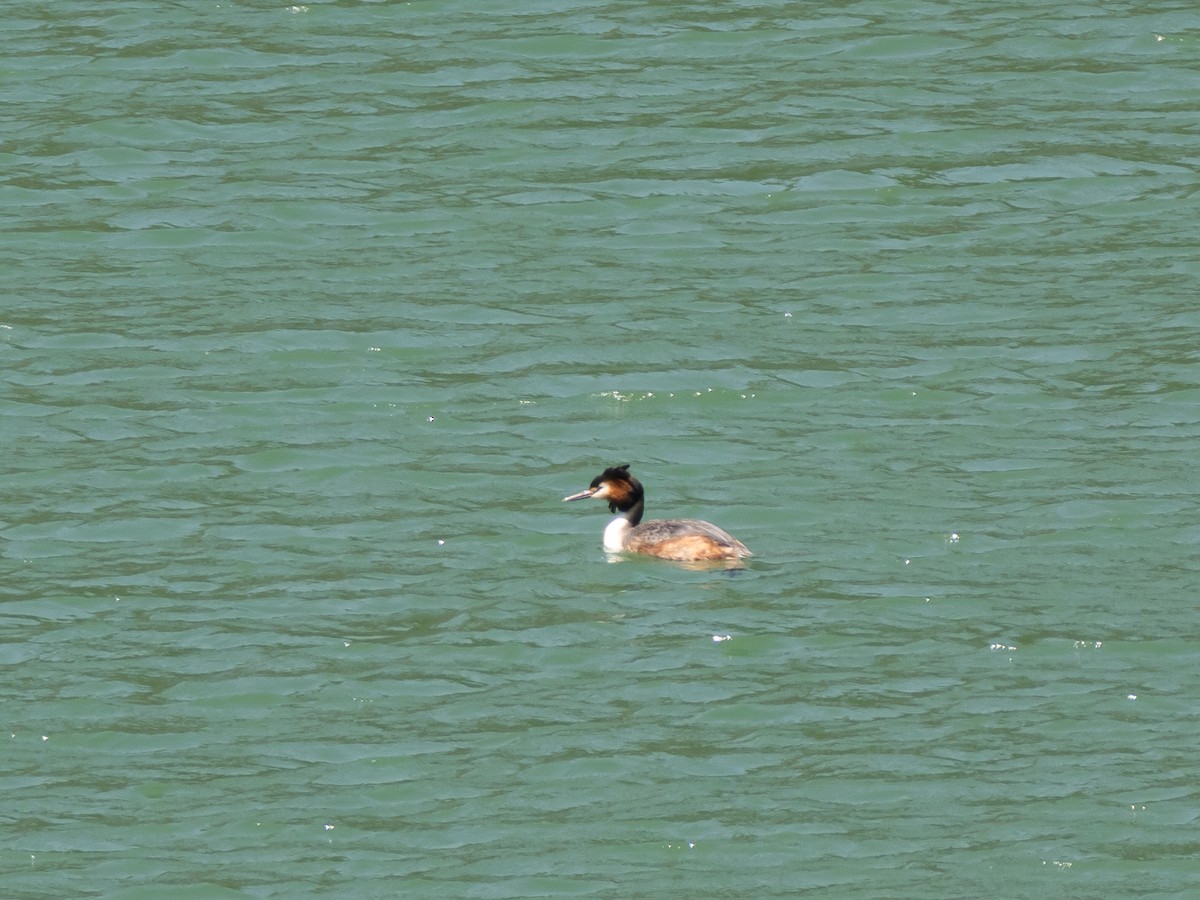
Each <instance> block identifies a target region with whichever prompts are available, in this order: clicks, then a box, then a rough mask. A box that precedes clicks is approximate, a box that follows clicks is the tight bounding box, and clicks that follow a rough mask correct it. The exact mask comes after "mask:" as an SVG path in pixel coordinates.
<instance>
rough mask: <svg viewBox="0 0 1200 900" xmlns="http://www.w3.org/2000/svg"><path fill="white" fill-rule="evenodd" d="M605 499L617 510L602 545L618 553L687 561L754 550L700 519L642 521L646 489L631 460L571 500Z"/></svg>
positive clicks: (599, 477)
mask: <svg viewBox="0 0 1200 900" xmlns="http://www.w3.org/2000/svg"><path fill="white" fill-rule="evenodd" d="M588 497H592V498H594V499H596V500H607V501H608V508H609V511H611V512H615V513H618V515H617V517H616V518H615V519H613V520H612V521H611V522H609V523H608V527H607V528H605V529H604V549H605V550H608V551H609V552H612V553H616V552H618V551H622V550H624V551H627V552H629V553H642V554H645V555H646V556H658V557H661V558H662V559H674V560H680V561H685V562H694V561H703V560H718V559H725V560H738V559H743V558H745V557H747V556H751V555H752V554H751V553H750V551H749V550H748V549H746V545H745V544H743V543H742V542H741V541H739V540H738V539H737V538H735V537H734V536H733V535H731V534H730V533H729V532H727V531H725V530H724V529H721V528H718V527H717V526H716V525H713V524H712V523H711V522H704V521H701V520H700V519H658V520H651V521H649V522H643V521H642V513H643V512H645V508H646V492H645V490H644V489H643V488H642V483H641V482H640V481H638V480H637V479H636V478H634V477H633V476H632V475H630V474H629V465H628V464H626V465H623V466H613V467H611V468H608V469H605V470H604V471H603V472H602V473H601V474H599V475H597V476H596V477H595V478H593V479H592V484H591V487H589V488H588V489H587V490H586V491H580V492H579V493H578V494H572V495H571V496H569V497H563V502H566V501H568V500H586V499H587V498H588Z"/></svg>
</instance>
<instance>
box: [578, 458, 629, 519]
mask: <svg viewBox="0 0 1200 900" xmlns="http://www.w3.org/2000/svg"><path fill="white" fill-rule="evenodd" d="M643 493H644V492H643V490H642V483H641V482H640V481H638V480H637V479H636V478H634V477H633V476H632V475H630V474H629V463H626V464H625V465H623V466H611V467H609V468H607V469H605V470H604V471H603V472H601V473H600V474H599V475H597V476H596V477H595V478H593V479H592V484H591V486H590V487H589V488H588V489H587V490H586V491H580V492H579V493H578V494H572V495H571V496H570V497H563V502H564V503H565V502H567V501H568V500H586V499H587V498H588V497H591V498H593V499H595V500H607V501H608V509H609V511H610V512H617V511H620V512H625V511H627V510H629V509H631V508H632V507H633V506H634V505H635V504H636V503H637V502H638V501H639V500H641V499H642V496H643Z"/></svg>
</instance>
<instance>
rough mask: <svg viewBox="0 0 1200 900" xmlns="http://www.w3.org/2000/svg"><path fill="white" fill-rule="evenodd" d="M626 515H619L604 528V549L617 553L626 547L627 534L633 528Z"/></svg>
mask: <svg viewBox="0 0 1200 900" xmlns="http://www.w3.org/2000/svg"><path fill="white" fill-rule="evenodd" d="M632 527H633V526H631V525H630V524H629V520H628V519H626V518H625V517H624V516H617V517H616V518H615V519H613V520H612V521H611V522H609V523H608V525H607V526H605V528H604V549H605V550H607V551H608V552H609V553H616V552H617V551H619V550H624V549H625V535H627V534H628V533H629V530H630V529H631V528H632Z"/></svg>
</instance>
